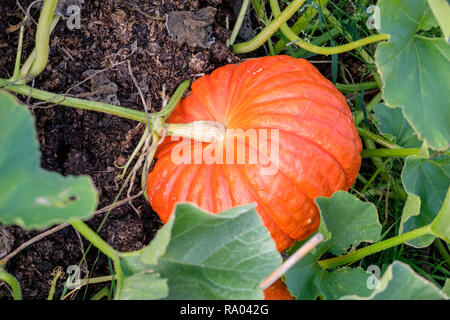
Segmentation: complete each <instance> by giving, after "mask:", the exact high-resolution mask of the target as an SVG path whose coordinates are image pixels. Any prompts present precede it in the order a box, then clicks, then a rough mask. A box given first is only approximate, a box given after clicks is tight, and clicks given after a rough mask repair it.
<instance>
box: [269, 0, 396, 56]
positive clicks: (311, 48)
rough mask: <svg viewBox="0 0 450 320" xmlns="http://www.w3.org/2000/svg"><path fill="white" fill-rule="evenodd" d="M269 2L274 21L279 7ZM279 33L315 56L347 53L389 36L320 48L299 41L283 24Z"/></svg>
mask: <svg viewBox="0 0 450 320" xmlns="http://www.w3.org/2000/svg"><path fill="white" fill-rule="evenodd" d="M269 2H270V7H271V8H272V12H273V14H274V16H275V20H276V19H278V17H279V16H281V10H280V6H279V5H278V0H269ZM280 29H281V31H282V32H283V34H284V35H285V36H286V37H287V38H288V39H289V40H290V41H292V42H293V43H295V44H296V45H297V46H299V47H300V48H302V49H304V50H307V51H310V52H314V53H317V54H322V55H330V54H338V53H343V52H347V51H350V50H353V49H356V48H359V47H363V46H365V45H367V44H369V43H373V42H378V41H383V40H388V39H389V37H390V36H389V35H388V34H376V35H372V36H369V37H366V38H363V39H359V40H356V41H352V42H350V43H347V44H344V45H340V46H336V47H320V46H316V45H313V44H312V43H309V42H306V41H305V40H303V39H301V38H300V37H299V36H297V34H296V33H295V32H293V31H292V30H291V28H289V26H288V25H287V24H286V23H285V22H283V23H282V24H281V26H280Z"/></svg>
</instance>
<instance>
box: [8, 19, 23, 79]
mask: <svg viewBox="0 0 450 320" xmlns="http://www.w3.org/2000/svg"><path fill="white" fill-rule="evenodd" d="M24 30H25V27H24V25H21V26H20V32H19V43H18V44H17V53H16V62H15V64H14V73H13V76H12V77H11V81H14V80H17V79H18V78H19V72H20V62H21V60H22V47H23V33H24Z"/></svg>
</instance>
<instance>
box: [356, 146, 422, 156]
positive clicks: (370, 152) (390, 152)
mask: <svg viewBox="0 0 450 320" xmlns="http://www.w3.org/2000/svg"><path fill="white" fill-rule="evenodd" d="M419 151H420V149H419V148H401V149H364V150H363V151H362V152H361V157H362V158H372V157H398V158H405V157H407V156H412V155H417V154H419Z"/></svg>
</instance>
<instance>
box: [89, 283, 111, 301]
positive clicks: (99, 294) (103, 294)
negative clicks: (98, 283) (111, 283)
mask: <svg viewBox="0 0 450 320" xmlns="http://www.w3.org/2000/svg"><path fill="white" fill-rule="evenodd" d="M108 293H109V288H108V286H106V287H103V288H101V289H100V290H99V291H98V292H97V293H96V294H94V295H93V296H92V298H91V299H90V300H101V299H103V298H104V297H107V296H108Z"/></svg>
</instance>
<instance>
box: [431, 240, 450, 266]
mask: <svg viewBox="0 0 450 320" xmlns="http://www.w3.org/2000/svg"><path fill="white" fill-rule="evenodd" d="M434 244H435V246H436V248H437V249H438V251H439V253H440V254H441V256H442V258H444V260H445V262H446V263H447V265H448V266H449V267H450V254H449V253H448V250H447V249H446V248H445V245H444V244H443V243H442V241H441V239H439V238H436V240H434Z"/></svg>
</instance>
